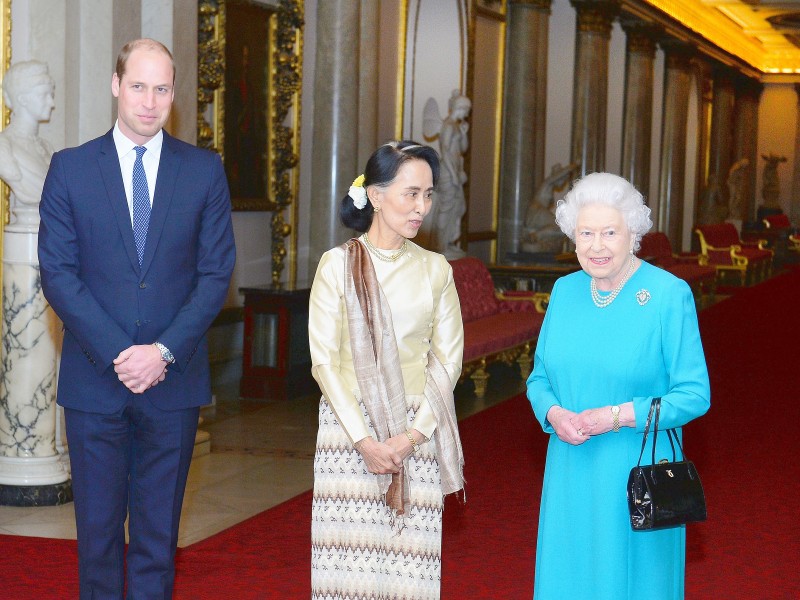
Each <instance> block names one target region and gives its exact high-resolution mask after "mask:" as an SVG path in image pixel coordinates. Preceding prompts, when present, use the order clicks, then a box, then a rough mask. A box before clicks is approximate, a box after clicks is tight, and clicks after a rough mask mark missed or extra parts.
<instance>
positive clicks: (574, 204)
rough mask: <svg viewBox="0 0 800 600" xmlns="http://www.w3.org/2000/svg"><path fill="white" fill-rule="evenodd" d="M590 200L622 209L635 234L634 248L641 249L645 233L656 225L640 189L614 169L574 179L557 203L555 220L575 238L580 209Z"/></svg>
mask: <svg viewBox="0 0 800 600" xmlns="http://www.w3.org/2000/svg"><path fill="white" fill-rule="evenodd" d="M591 204H605V205H607V206H612V207H614V208H616V209H617V210H618V211H620V212H621V213H622V217H623V218H624V219H625V223H626V224H627V226H628V230H629V231H630V232H631V234H632V235H633V237H634V245H633V250H634V252H636V251H638V250H639V248H640V247H641V244H640V242H641V239H642V236H643V235H644V234H645V233H647V232H648V231H650V228H651V227H652V226H653V221H652V220H651V219H650V207H649V206H647V205H646V204H645V203H644V196H642V194H641V193H640V192H639V190H637V189H636V188H635V187H633V185H632V184H631V183H630V182H629V181H628V180H627V179H624V178H622V177H620V176H619V175H614V174H613V173H589V174H588V175H584V176H583V177H581V178H580V179H578V180H577V181H575V183H573V184H572V189H571V190H570V191H569V192H567V194H566V196H564V197H563V198H562V199H561V200H559V201H558V203H557V204H556V223H557V224H558V226H559V227H560V228H561V231H563V232H564V235H566V236H567V237H568V238H569V239H570V240H572V241H573V242H575V228H576V227H577V222H578V211H580V209H581V208H583V207H584V206H588V205H591Z"/></svg>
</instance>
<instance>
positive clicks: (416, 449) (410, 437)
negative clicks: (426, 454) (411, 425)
mask: <svg viewBox="0 0 800 600" xmlns="http://www.w3.org/2000/svg"><path fill="white" fill-rule="evenodd" d="M406 435H407V436H408V441H409V442H411V447H412V448H413V449H414V454H416V453H417V452H419V444H418V443H417V440H415V439H414V436H413V435H412V434H411V432H410V431H409V430H408V429H406Z"/></svg>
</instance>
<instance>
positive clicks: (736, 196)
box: [728, 158, 750, 219]
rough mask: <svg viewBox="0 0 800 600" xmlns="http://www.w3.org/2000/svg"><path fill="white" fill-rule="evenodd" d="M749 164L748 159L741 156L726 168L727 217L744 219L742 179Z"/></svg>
mask: <svg viewBox="0 0 800 600" xmlns="http://www.w3.org/2000/svg"><path fill="white" fill-rule="evenodd" d="M749 165H750V161H749V160H747V159H746V158H741V159H739V160H737V161H736V162H735V163H733V164H732V165H731V168H730V169H728V217H729V218H731V219H744V205H745V198H744V194H745V189H744V179H745V177H746V176H747V172H748V170H749V169H747V167H748V166H749Z"/></svg>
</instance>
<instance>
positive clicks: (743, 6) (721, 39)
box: [625, 0, 800, 79]
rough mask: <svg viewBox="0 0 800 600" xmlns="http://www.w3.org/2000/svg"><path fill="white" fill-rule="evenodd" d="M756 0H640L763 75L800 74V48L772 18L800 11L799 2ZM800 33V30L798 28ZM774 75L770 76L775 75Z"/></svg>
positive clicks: (635, 3) (705, 46)
mask: <svg viewBox="0 0 800 600" xmlns="http://www.w3.org/2000/svg"><path fill="white" fill-rule="evenodd" d="M755 4H756V6H754V2H753V1H752V0H749V1H745V0H636V1H635V2H633V1H630V2H628V1H626V2H625V5H626V7H627V6H628V5H640V6H642V5H646V6H648V7H651V8H654V9H656V10H657V11H659V12H660V13H662V14H663V15H666V16H667V17H669V18H670V19H672V20H673V21H675V22H677V23H679V24H680V26H681V27H682V28H684V29H685V30H686V31H687V32H690V33H689V37H692V38H695V41H699V40H698V39H697V38H700V39H701V40H704V41H705V42H706V43H705V44H700V45H701V46H702V49H703V50H704V51H706V50H707V46H708V45H709V43H710V44H711V45H713V46H716V47H717V48H718V49H719V50H721V51H722V53H724V54H726V55H728V56H730V57H735V59H737V61H738V62H740V63H744V64H746V65H748V66H749V67H750V68H751V69H753V70H755V71H757V72H758V73H759V74H760V75H762V76H764V75H771V76H775V75H782V74H783V75H794V76H800V48H798V47H797V46H796V45H794V44H793V43H792V42H791V41H790V39H788V38H787V36H786V35H784V33H785V32H781V31H779V30H777V29H776V28H774V27H772V25H771V24H770V22H769V21H768V19H769V18H770V17H775V16H779V15H781V14H784V13H786V12H787V11H789V10H794V11H800V6H798V3H796V2H791V3H790V2H769V1H763V2H756V3H755ZM798 33H800V32H798ZM772 78H773V77H770V79H772Z"/></svg>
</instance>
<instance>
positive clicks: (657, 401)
mask: <svg viewBox="0 0 800 600" xmlns="http://www.w3.org/2000/svg"><path fill="white" fill-rule="evenodd" d="M653 414H655V417H656V418H655V423H654V424H653V450H652V454H651V456H650V464H653V465H654V464H656V441H658V419H659V417H660V415H661V398H653V401H652V402H651V403H650V412H649V413H648V414H647V421H646V422H645V425H644V435H643V436H642V449H641V451H640V452H639V460H638V461H637V463H636V466H637V467H638V466H640V465H641V463H642V456H643V455H644V448H645V446H646V445H647V436H648V434H649V432H650V423H651V421H652V420H653ZM667 439H668V440H669V445H670V447H671V448H672V461H673V462H675V460H676V458H675V444H678V448H680V451H681V456H682V457H683V458H682V460H687V459H686V453H685V452H684V451H683V446H682V445H681V441H680V440H679V439H678V433H677V432H676V431H675V429H667ZM673 440H674V443H673Z"/></svg>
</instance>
